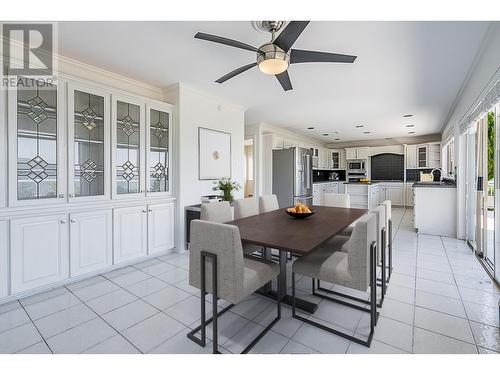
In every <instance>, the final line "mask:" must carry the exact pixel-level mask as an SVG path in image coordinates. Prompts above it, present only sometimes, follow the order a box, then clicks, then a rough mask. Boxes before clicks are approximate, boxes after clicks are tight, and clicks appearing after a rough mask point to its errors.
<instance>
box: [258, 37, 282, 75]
mask: <svg viewBox="0 0 500 375" xmlns="http://www.w3.org/2000/svg"><path fill="white" fill-rule="evenodd" d="M289 63H290V55H289V54H287V53H286V52H284V51H283V50H282V49H281V48H279V47H278V46H275V45H274V44H272V43H266V44H264V45H263V46H262V47H260V48H259V52H257V64H258V66H259V70H260V71H261V72H262V73H264V74H269V75H276V74H280V73H283V72H284V71H285V70H287V69H288V64H289Z"/></svg>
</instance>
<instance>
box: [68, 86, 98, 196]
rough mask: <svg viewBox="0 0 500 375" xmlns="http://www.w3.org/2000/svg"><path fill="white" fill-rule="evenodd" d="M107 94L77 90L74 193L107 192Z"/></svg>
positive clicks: (75, 95)
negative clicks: (105, 97)
mask: <svg viewBox="0 0 500 375" xmlns="http://www.w3.org/2000/svg"><path fill="white" fill-rule="evenodd" d="M104 116H105V114H104V98H103V97H102V96H98V95H93V94H90V93H86V92H82V91H77V90H75V91H74V124H75V125H74V176H75V177H74V194H75V196H76V197H81V196H95V195H104V168H105V166H104V140H105V137H104Z"/></svg>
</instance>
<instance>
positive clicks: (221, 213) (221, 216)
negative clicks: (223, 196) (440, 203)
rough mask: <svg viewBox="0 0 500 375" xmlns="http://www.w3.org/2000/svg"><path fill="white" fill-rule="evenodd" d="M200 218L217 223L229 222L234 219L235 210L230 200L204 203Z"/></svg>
mask: <svg viewBox="0 0 500 375" xmlns="http://www.w3.org/2000/svg"><path fill="white" fill-rule="evenodd" d="M200 219H201V220H206V221H213V222H215V223H227V222H228V221H232V220H233V212H232V210H231V206H230V205H229V202H214V203H203V204H202V205H201V212H200Z"/></svg>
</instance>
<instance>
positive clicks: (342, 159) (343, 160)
mask: <svg viewBox="0 0 500 375" xmlns="http://www.w3.org/2000/svg"><path fill="white" fill-rule="evenodd" d="M345 154H346V152H345V150H340V169H346V168H347V163H346V155H345Z"/></svg>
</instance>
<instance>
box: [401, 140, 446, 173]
mask: <svg viewBox="0 0 500 375" xmlns="http://www.w3.org/2000/svg"><path fill="white" fill-rule="evenodd" d="M440 166H441V144H440V143H439V142H432V143H424V144H419V145H408V146H407V147H406V168H407V169H416V168H439V167H440Z"/></svg>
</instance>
